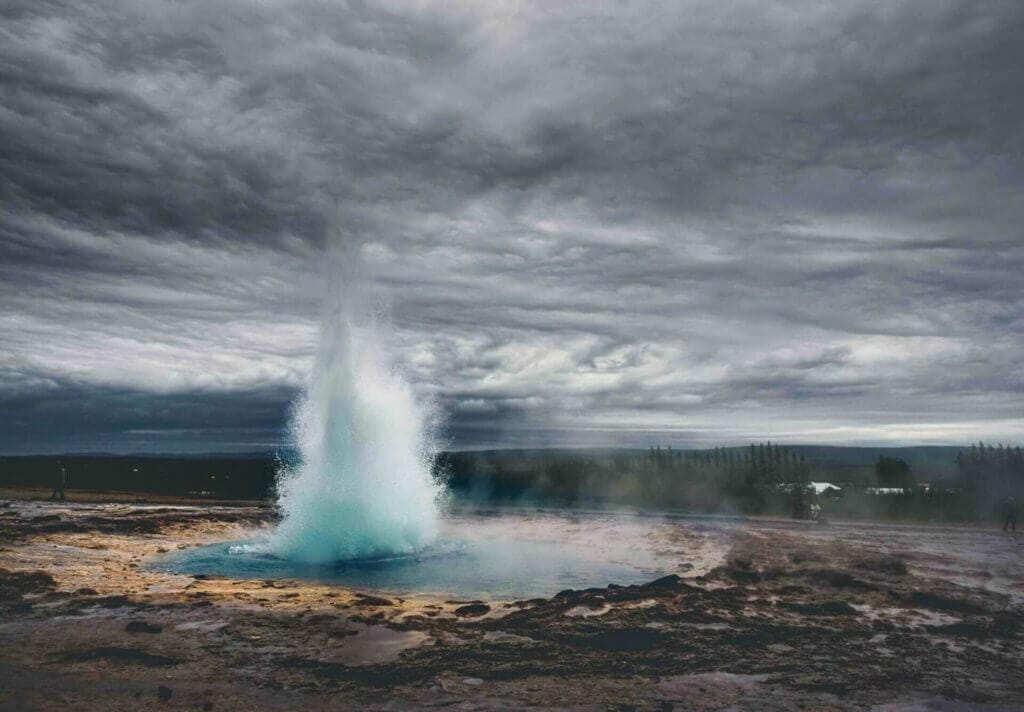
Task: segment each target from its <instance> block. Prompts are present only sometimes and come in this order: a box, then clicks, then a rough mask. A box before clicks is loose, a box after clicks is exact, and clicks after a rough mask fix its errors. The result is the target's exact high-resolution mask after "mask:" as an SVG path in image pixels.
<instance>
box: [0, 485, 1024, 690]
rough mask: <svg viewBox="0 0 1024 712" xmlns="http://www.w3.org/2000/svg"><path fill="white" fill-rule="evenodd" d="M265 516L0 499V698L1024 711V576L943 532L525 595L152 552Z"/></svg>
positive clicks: (782, 540)
mask: <svg viewBox="0 0 1024 712" xmlns="http://www.w3.org/2000/svg"><path fill="white" fill-rule="evenodd" d="M271 516H272V512H271V511H270V510H269V509H265V508H259V507H253V506H208V505H204V506H188V507H178V506H169V503H160V504H149V505H146V504H139V503H121V504H100V503H92V504H86V505H78V506H75V507H71V508H69V507H63V506H60V505H44V504H39V503H31V502H24V501H14V502H10V501H6V502H5V501H0V708H2V709H12V710H14V709H17V710H32V709H102V710H120V709H125V710H128V709H131V710H135V709H140V708H147V707H150V706H152V707H160V708H166V709H179V708H180V709H201V710H214V709H219V710H234V709H240V708H245V707H247V708H249V709H297V708H301V709H321V708H346V707H361V708H370V709H408V708H410V707H444V708H454V709H478V708H488V709H489V708H518V707H524V706H538V707H545V708H552V707H554V708H580V709H654V710H670V709H687V710H715V709H751V710H755V709H756V710H762V709H808V710H811V709H813V710H828V709H836V710H846V709H865V708H867V709H870V708H878V709H891V710H901V709H902V710H912V709H915V710H916V709H935V710H956V709H982V710H985V709H988V710H1001V709H1024V706H1020V705H1024V657H1022V653H1024V615H1022V613H1024V611H1022V608H1021V604H1020V599H1019V597H1018V596H1017V595H1015V590H1014V587H1015V586H1018V584H1019V582H1018V581H1017V580H1015V579H1013V578H1012V577H1011V578H1010V579H1000V581H1001V582H1002V583H1000V585H995V584H994V583H989V582H987V581H986V568H985V565H984V564H983V563H982V564H980V565H979V566H978V567H977V569H976V570H972V569H971V568H970V567H969V566H968V567H967V568H966V569H965V568H964V567H963V566H960V565H958V566H957V567H956V571H957V572H959V573H958V575H956V576H953V575H949V576H939V575H936V572H943V571H947V570H951V569H948V568H943V567H944V566H945V565H946V564H947V563H948V562H947V561H946V558H948V557H946V555H944V554H943V552H942V551H941V549H942V547H941V546H940V547H938V549H939V550H938V551H927V550H926V551H925V552H924V553H922V551H921V550H917V549H910V548H901V547H899V546H881V545H876V544H872V545H866V544H863V543H862V542H859V541H855V540H851V538H850V537H848V536H832V535H830V533H829V531H828V530H827V529H815V528H813V527H812V526H811V525H805V524H803V523H750V524H749V525H746V524H745V525H742V526H740V527H738V528H737V527H736V525H735V524H733V525H731V526H730V528H729V547H728V553H727V554H726V555H725V557H724V559H723V560H722V561H721V562H720V563H719V564H718V565H717V566H715V567H714V568H712V569H711V570H710V571H708V572H707V573H704V574H703V575H693V576H686V577H684V578H680V577H679V576H678V575H670V576H666V577H664V578H661V579H658V580H656V581H652V582H650V583H648V584H646V585H640V586H614V585H612V586H608V587H602V588H593V589H587V590H580V591H563V592H561V593H559V594H558V595H556V596H554V597H552V598H550V599H536V600H528V601H518V602H511V601H510V602H501V601H455V600H437V599H433V598H429V597H420V598H413V599H409V598H404V599H403V598H397V597H395V596H388V595H386V594H384V593H381V592H376V591H363V592H359V591H351V590H347V589H341V588H338V587H332V586H320V585H313V584H310V583H304V582H292V581H241V580H229V579H217V578H201V577H200V578H193V577H188V576H180V575H174V574H167V573H160V572H155V571H150V570H148V569H147V568H146V566H145V562H146V560H147V558H148V557H152V556H154V555H156V554H159V553H160V552H164V551H170V550H173V549H176V548H179V547H188V546H193V545H196V544H201V543H206V542H210V541H216V540H221V539H225V538H228V537H230V536H232V535H237V534H238V533H239V531H240V530H241V529H242V528H251V527H259V526H266V525H268V523H269V522H270V519H271ZM673 531H674V532H675V534H674V536H676V537H678V540H679V541H677V542H676V543H677V544H678V543H682V544H684V545H685V544H686V543H687V542H692V543H693V544H694V545H695V546H696V545H698V544H699V543H700V541H701V540H703V539H707V538H709V537H711V538H714V537H720V536H722V535H723V531H724V530H720V529H719V528H718V525H716V524H715V523H714V522H704V523H701V522H697V523H694V522H692V521H688V520H681V521H680V522H679V523H678V525H677V526H675V527H674V529H673ZM899 531H900V532H903V534H901V536H909V534H907V532H910V533H911V534H914V531H919V533H918V534H914V536H921V537H927V536H931V535H930V534H929V532H928V531H927V530H923V529H922V530H911V529H907V530H899ZM936 531H939V530H936ZM935 536H939V535H938V534H936V535H935ZM978 536H983V537H991V538H992V541H993V542H995V545H997V546H999V547H1003V548H1002V549H1000V551H1003V549H1006V547H1007V546H1010V547H1011V548H1010V549H1006V551H1004V552H1003V553H1004V554H1005V555H1008V556H1011V557H1012V556H1013V555H1014V552H1015V551H1019V549H1013V548H1012V547H1013V546H1015V544H1014V543H1013V542H1015V541H1016V540H1013V539H1010V540H1007V541H1009V542H1010V543H1009V544H1007V543H1006V542H1005V541H1003V540H997V539H995V537H998V536H999V534H998V533H995V532H983V533H980V534H978ZM876 538H880V540H882V541H883V543H884V540H885V539H886V537H884V536H883V537H876ZM986 541H987V539H986ZM684 548H685V547H684ZM1007 552H1008V553H1007ZM1003 560H1010V559H1000V561H1003ZM684 574H685V572H684ZM988 576H994V575H993V574H988ZM992 580H993V581H995V578H993V579H992ZM1006 580H1009V582H1010V583H1009V584H1007V583H1006ZM1020 593H1021V594H1024V590H1022V591H1020Z"/></svg>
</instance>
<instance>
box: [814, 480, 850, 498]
mask: <svg viewBox="0 0 1024 712" xmlns="http://www.w3.org/2000/svg"><path fill="white" fill-rule="evenodd" d="M807 484H808V486H809V487H811V488H812V489H813V490H814V494H816V495H818V496H824V497H841V496H842V495H843V488H842V487H840V486H839V485H834V484H832V483H831V482H808V483H807Z"/></svg>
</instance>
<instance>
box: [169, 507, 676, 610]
mask: <svg viewBox="0 0 1024 712" xmlns="http://www.w3.org/2000/svg"><path fill="white" fill-rule="evenodd" d="M663 526H664V525H663V524H662V522H661V520H657V519H642V518H633V517H626V516H618V515H578V516H566V515H564V514H548V513H529V514H523V513H514V512H502V513H499V514H471V515H466V514H463V515H460V516H449V517H448V518H446V519H445V521H444V524H443V526H442V532H441V535H440V537H439V538H438V540H437V541H436V542H435V543H434V544H432V545H431V546H429V547H426V548H424V549H422V550H420V551H418V552H414V553H409V554H403V555H396V556H390V557H381V558H371V559H360V560H349V561H338V562H334V563H331V564H326V565H311V564H301V563H296V562H292V561H288V560H285V559H281V558H277V557H275V556H272V555H270V554H267V553H264V551H263V550H262V548H261V546H260V543H261V542H260V540H259V539H249V540H244V541H230V542H223V543H218V544H212V545H208V546H202V547H198V548H195V549H189V550H185V551H179V552H175V553H173V554H169V555H166V556H163V557H161V558H159V559H157V560H156V561H154V562H153V563H152V567H153V568H156V569H157V570H161V571H170V572H175V573H184V574H191V575H195V574H205V575H217V576H225V577H228V578H248V579H269V578H289V579H307V580H311V581H316V582H320V583H335V584H338V585H342V586H350V587H353V588H361V589H373V590H379V591H387V592H392V593H396V594H415V593H421V594H439V595H446V596H452V597H458V598H488V599H504V600H513V599H522V598H532V597H539V596H552V595H554V594H555V593H557V592H558V591H561V590H563V589H566V588H589V587H594V586H606V585H608V584H610V583H615V584H622V585H627V584H634V583H644V582H646V581H650V580H652V579H654V578H657V577H659V576H662V575H664V574H666V573H673V572H675V571H676V570H677V568H678V565H679V562H680V561H681V558H680V557H681V556H682V552H679V551H677V550H675V549H674V547H672V546H666V544H665V541H664V539H663V538H661V537H658V536H657V534H658V533H659V532H660V531H661V530H662V527H663ZM656 540H660V542H659V543H658V545H657V546H656V545H655V542H656Z"/></svg>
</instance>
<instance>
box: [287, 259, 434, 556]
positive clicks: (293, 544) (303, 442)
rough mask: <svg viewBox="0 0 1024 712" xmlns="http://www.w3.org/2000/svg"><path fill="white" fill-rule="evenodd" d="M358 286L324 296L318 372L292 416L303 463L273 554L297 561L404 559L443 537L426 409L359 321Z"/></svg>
mask: <svg viewBox="0 0 1024 712" xmlns="http://www.w3.org/2000/svg"><path fill="white" fill-rule="evenodd" d="M356 269H357V268H356ZM356 269H353V268H352V267H351V266H350V265H349V269H346V270H345V272H346V273H347V276H348V277H353V275H354V274H355V273H356ZM357 281H358V278H351V279H345V280H344V282H345V284H344V285H342V287H341V288H340V289H336V290H333V292H332V294H331V296H330V297H329V299H328V305H329V308H328V309H327V310H326V311H325V316H324V321H323V324H322V326H321V332H320V347H319V351H318V354H317V359H316V364H315V367H314V370H313V376H312V379H311V382H310V384H309V386H308V388H307V391H306V394H305V396H304V398H303V399H302V400H301V401H300V403H299V404H298V406H297V407H296V409H295V413H294V416H293V422H292V429H293V434H294V437H295V441H296V445H297V446H298V450H299V455H300V458H301V459H300V461H299V463H298V464H297V465H296V466H295V467H293V468H290V469H286V470H285V471H283V472H282V473H281V477H280V481H279V483H278V504H279V506H280V508H281V512H282V515H283V518H282V521H281V522H280V524H279V526H278V527H277V530H276V531H275V533H274V534H273V536H272V537H271V540H270V549H271V551H272V552H273V553H274V554H276V555H277V556H280V557H284V558H287V559H291V560H294V561H301V562H308V563H325V562H331V561H339V560H344V559H358V558H373V557H382V556H390V555H394V554H401V553H408V552H411V551H414V550H416V549H418V548H420V547H422V546H424V545H425V544H427V543H429V542H430V541H431V540H432V539H433V538H434V537H435V535H436V532H437V523H438V507H439V498H440V496H441V488H440V486H439V485H438V484H437V483H436V482H435V481H434V479H433V478H432V476H431V468H430V459H431V455H432V446H431V438H430V437H429V433H428V432H427V427H426V423H427V416H428V412H427V411H426V409H424V408H423V407H422V406H421V405H420V404H419V403H417V401H416V398H415V397H414V394H413V392H412V389H411V388H410V386H409V384H408V383H407V382H406V381H405V379H403V378H402V376H401V375H400V374H398V373H396V372H395V371H394V369H393V368H392V365H391V363H390V361H389V359H388V358H387V356H386V353H385V350H384V348H383V347H382V339H381V332H380V326H379V324H377V323H376V322H375V320H372V319H371V320H367V322H366V323H357V315H358V313H359V304H358V300H357V297H358V296H359V294H358V292H359V290H358V289H357V288H356V287H355V286H354V284H355V282H357Z"/></svg>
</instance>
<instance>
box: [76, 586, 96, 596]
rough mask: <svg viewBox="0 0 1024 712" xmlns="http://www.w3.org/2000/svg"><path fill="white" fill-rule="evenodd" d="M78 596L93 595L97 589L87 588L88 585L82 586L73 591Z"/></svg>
mask: <svg viewBox="0 0 1024 712" xmlns="http://www.w3.org/2000/svg"><path fill="white" fill-rule="evenodd" d="M75 593H77V594H78V595H79V596H95V595H97V591H96V589H95V588H89V587H88V586H85V587H82V588H80V589H78V590H77V591H75Z"/></svg>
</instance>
